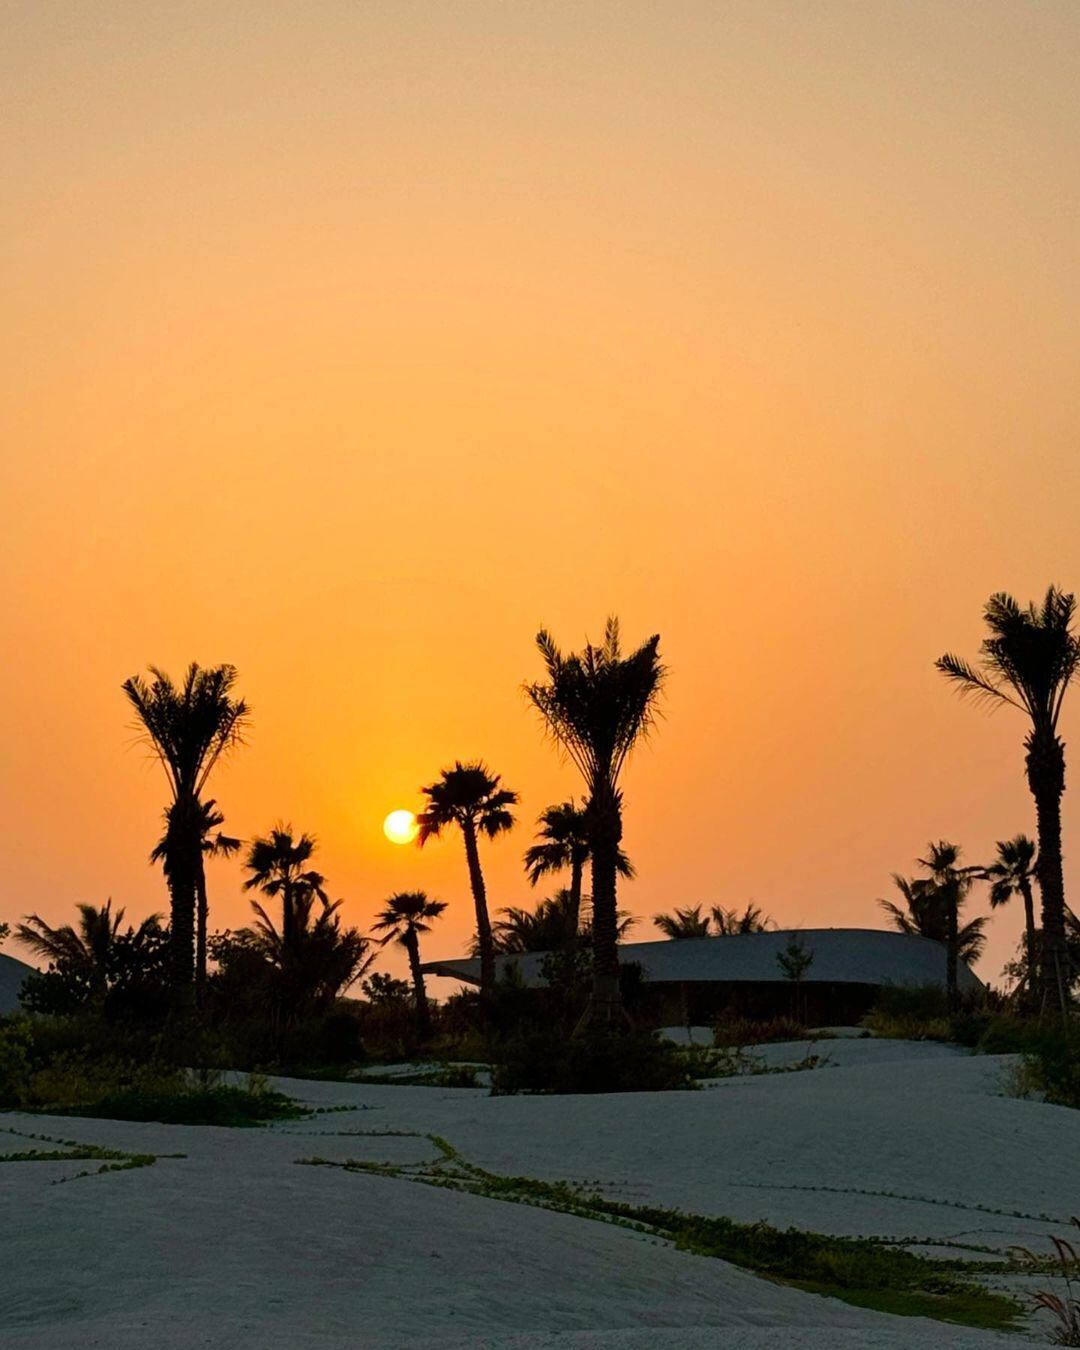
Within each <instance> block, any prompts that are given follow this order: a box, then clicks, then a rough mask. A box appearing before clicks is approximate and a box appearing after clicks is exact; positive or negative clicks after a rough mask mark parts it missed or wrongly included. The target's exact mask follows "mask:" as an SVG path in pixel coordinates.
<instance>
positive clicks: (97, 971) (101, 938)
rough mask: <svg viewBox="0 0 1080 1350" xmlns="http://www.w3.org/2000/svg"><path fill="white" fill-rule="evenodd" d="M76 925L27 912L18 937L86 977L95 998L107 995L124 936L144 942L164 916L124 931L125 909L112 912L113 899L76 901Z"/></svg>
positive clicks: (60, 965)
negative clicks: (99, 903) (58, 923)
mask: <svg viewBox="0 0 1080 1350" xmlns="http://www.w3.org/2000/svg"><path fill="white" fill-rule="evenodd" d="M76 908H77V909H78V911H79V919H78V924H77V926H72V925H71V924H69V923H66V924H63V925H61V926H60V927H58V928H52V927H50V926H49V925H48V924H47V923H46V922H45V920H44V919H43V918H41V916H40V915H38V914H28V915H27V916H26V918H25V919H24V920H23V922H22V923H20V924H18V925H17V926H16V929H15V934H16V937H17V938H18V939H19V941H20V942H22V943H23V945H24V946H26V947H29V948H30V950H31V951H32V952H34V953H35V954H36V955H37V956H41V957H44V958H45V960H47V961H48V962H50V964H52V965H54V966H56V967H57V968H60V969H66V970H69V971H71V972H72V973H73V974H76V975H78V976H79V977H81V979H82V980H85V982H86V987H87V988H88V990H89V992H90V995H91V997H92V998H104V996H105V994H106V992H107V989H108V984H109V977H110V976H111V975H112V973H113V970H114V968H115V965H116V956H117V945H118V942H119V941H120V940H121V938H124V939H125V940H127V941H128V942H129V943H131V944H132V945H142V944H143V943H144V942H146V941H147V940H148V939H149V938H150V937H151V936H153V935H155V934H156V933H157V931H158V927H159V924H160V922H161V916H160V915H158V914H151V915H150V917H149V918H148V919H144V920H143V921H142V923H141V924H140V925H139V927H138V928H134V929H133V928H131V927H130V926H129V928H128V931H127V933H126V934H121V932H120V925H121V923H122V922H123V920H124V911H123V910H122V909H118V910H117V911H116V913H115V914H114V913H113V912H112V900H106V901H105V903H104V904H103V905H102V906H101V907H100V908H98V907H97V906H96V905H77V906H76Z"/></svg>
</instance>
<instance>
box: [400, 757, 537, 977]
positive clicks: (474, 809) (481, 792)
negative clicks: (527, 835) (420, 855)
mask: <svg viewBox="0 0 1080 1350" xmlns="http://www.w3.org/2000/svg"><path fill="white" fill-rule="evenodd" d="M501 781H502V780H501V778H500V777H499V775H498V774H491V773H489V772H488V769H487V766H486V765H485V764H483V763H482V762H481V761H480V760H474V761H472V762H471V763H468V764H462V762H461V760H456V761H455V763H454V766H453V768H450V769H444V770H443V771H442V774H441V775H440V776H439V778H438V779H437V780H436V781H435V782H434V783H429V784H428V785H427V787H422V788H421V789H420V791H421V792H422V793H423V794H424V796H425V797H426V798H427V799H428V804H427V807H426V808H425V809H424V810H423V811H421V812H420V814H419V815H418V816H417V817H416V823H417V825H418V826H419V829H418V831H417V835H416V842H417V845H418V846H419V847H420V848H423V846H424V845H425V844H426V843H427V842H428V840H429V839H438V838H439V836H440V835H441V834H442V832H443V830H444V829H446V828H447V827H448V826H450V825H456V826H457V827H458V829H459V830H460V831H461V837H462V838H463V839H464V841H465V859H466V862H467V863H468V866H469V885H470V887H471V888H472V897H473V904H474V905H475V907H476V941H477V945H478V947H479V951H480V993H481V994H482V995H483V996H484V997H485V998H487V997H489V996H490V995H491V994H492V992H493V991H494V988H495V946H494V942H493V941H492V936H491V920H490V918H489V916H488V907H487V889H486V888H485V886H484V874H483V872H482V871H481V868H480V850H479V848H478V847H477V838H478V836H479V835H480V834H485V835H487V837H488V838H489V839H494V838H495V837H496V835H499V834H502V833H503V832H504V831H506V830H510V829H512V828H513V826H514V817H513V814H512V813H511V811H510V807H511V806H515V805H516V804H517V800H518V795H517V793H516V792H511V791H510V790H509V789H508V788H502V787H500V786H499V784H500V782H501Z"/></svg>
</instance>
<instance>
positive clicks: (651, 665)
mask: <svg viewBox="0 0 1080 1350" xmlns="http://www.w3.org/2000/svg"><path fill="white" fill-rule="evenodd" d="M536 645H537V647H538V648H539V650H540V655H541V657H542V658H543V662H544V666H545V669H546V672H547V680H546V681H545V682H537V683H533V684H529V685H526V689H525V692H526V694H527V696H528V698H529V699H530V701H531V702H532V704H533V705H534V707H535V708H536V709H537V710H538V711H539V713H540V715H541V717H542V718H543V719H544V723H545V725H546V727H547V729H548V731H549V733H550V734H551V736H552V737H553V739H554V740H555V741H556V743H557V744H558V745H559V746H560V747H561V748H562V749H563V751H564V752H565V753H566V754H567V755H568V756H569V758H570V759H571V760H572V761H573V763H574V764H575V765H576V766H577V768H578V771H579V772H580V773H581V776H582V778H583V779H584V780H585V786H586V789H587V792H588V801H587V807H586V809H587V812H588V816H589V838H590V841H591V844H592V905H593V923H592V930H593V991H592V997H591V999H590V1001H589V1006H588V1007H587V1008H586V1011H585V1014H584V1017H583V1018H582V1027H585V1026H588V1025H591V1024H600V1025H603V1026H612V1025H614V1024H616V1023H622V1022H624V1021H625V1014H624V1012H623V1008H622V998H621V995H620V991H619V955H618V945H617V909H618V904H617V887H618V872H619V863H618V858H619V848H620V845H621V842H622V805H623V801H622V793H621V791H620V788H619V780H620V776H621V774H622V770H623V768H624V767H625V764H626V761H627V758H628V756H629V755H630V752H631V751H632V750H633V748H634V746H635V745H636V744H637V743H638V742H639V740H640V739H641V738H642V737H643V736H645V735H646V734H647V733H648V731H649V729H650V728H651V727H652V725H653V723H654V721H655V718H656V713H657V702H658V699H659V694H660V689H661V686H662V684H663V681H664V675H665V672H664V668H663V666H662V665H661V664H660V658H659V654H658V649H659V645H660V638H659V636H653V637H651V638H649V639H648V641H647V642H645V643H643V644H642V645H641V646H640V647H639V648H638V649H637V650H636V651H634V652H632V653H631V654H630V655H629V656H624V655H623V653H622V649H621V646H620V642H619V624H618V620H617V619H614V618H611V619H609V620H608V622H607V627H606V629H605V632H604V641H603V642H602V643H601V644H600V645H599V646H594V645H593V644H592V643H588V644H587V645H586V646H585V648H584V649H583V650H582V651H581V652H574V653H570V654H569V655H563V653H562V652H561V651H560V650H559V648H558V647H557V646H556V645H555V642H554V639H553V638H552V637H551V634H550V633H548V632H547V631H546V630H543V629H542V630H541V631H540V632H539V633H538V634H537V638H536Z"/></svg>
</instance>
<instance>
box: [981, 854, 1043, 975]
mask: <svg viewBox="0 0 1080 1350" xmlns="http://www.w3.org/2000/svg"><path fill="white" fill-rule="evenodd" d="M1035 875H1036V863H1035V841H1034V840H1033V839H1029V838H1028V837H1027V835H1026V834H1018V835H1015V836H1014V837H1013V838H1012V839H999V840H998V844H997V858H996V859H995V861H994V862H992V863H991V864H990V866H989V867H987V868H986V869H985V870H984V872H983V877H984V878H985V879H986V880H987V881H989V882H990V883H991V884H990V904H991V906H992V907H993V908H994V909H997V907H998V906H999V905H1005V904H1008V902H1009V901H1010V900H1011V899H1012V898H1013V896H1014V895H1019V896H1020V897H1021V899H1022V900H1023V902H1024V951H1025V955H1026V965H1027V979H1028V981H1029V982H1030V981H1031V980H1033V979H1034V978H1035V969H1036V966H1037V965H1038V930H1037V929H1036V927H1035V900H1034V897H1033V896H1032V893H1031V882H1032V879H1033V878H1034V876H1035Z"/></svg>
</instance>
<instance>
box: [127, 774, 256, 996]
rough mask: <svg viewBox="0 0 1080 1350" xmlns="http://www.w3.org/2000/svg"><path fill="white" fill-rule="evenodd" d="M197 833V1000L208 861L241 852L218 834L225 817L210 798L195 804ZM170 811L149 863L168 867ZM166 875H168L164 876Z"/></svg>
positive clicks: (202, 972) (201, 985) (202, 976)
mask: <svg viewBox="0 0 1080 1350" xmlns="http://www.w3.org/2000/svg"><path fill="white" fill-rule="evenodd" d="M198 812H199V834H200V837H201V839H202V848H201V856H200V859H199V868H198V873H197V875H196V878H195V989H196V993H197V995H198V996H199V998H201V997H202V993H203V990H204V989H205V987H206V926H207V918H208V916H209V909H210V907H209V903H208V900H207V894H206V866H205V860H206V859H207V858H231V857H232V856H233V854H234V853H238V852H239V851H240V848H241V845H242V843H243V841H242V840H240V839H233V838H232V837H231V836H230V835H227V834H222V833H221V828H220V827H221V826H222V825H224V824H225V817H224V816H223V815H222V813H221V811H220V810H219V809H218V804H217V802H215V801H214V799H213V798H212V797H211V798H210V799H209V800H207V801H205V802H200V803H199V805H198ZM168 839H169V812H168V811H166V812H165V833H164V834H163V835H162V836H161V838H160V839H159V840H158V842H157V845H156V847H155V848H154V851H153V852H152V853H151V854H150V861H151V862H160V863H161V864H162V865H163V867H165V868H166V869H167V868H168V861H169V854H168V848H167V844H168ZM166 876H167V873H166Z"/></svg>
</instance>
